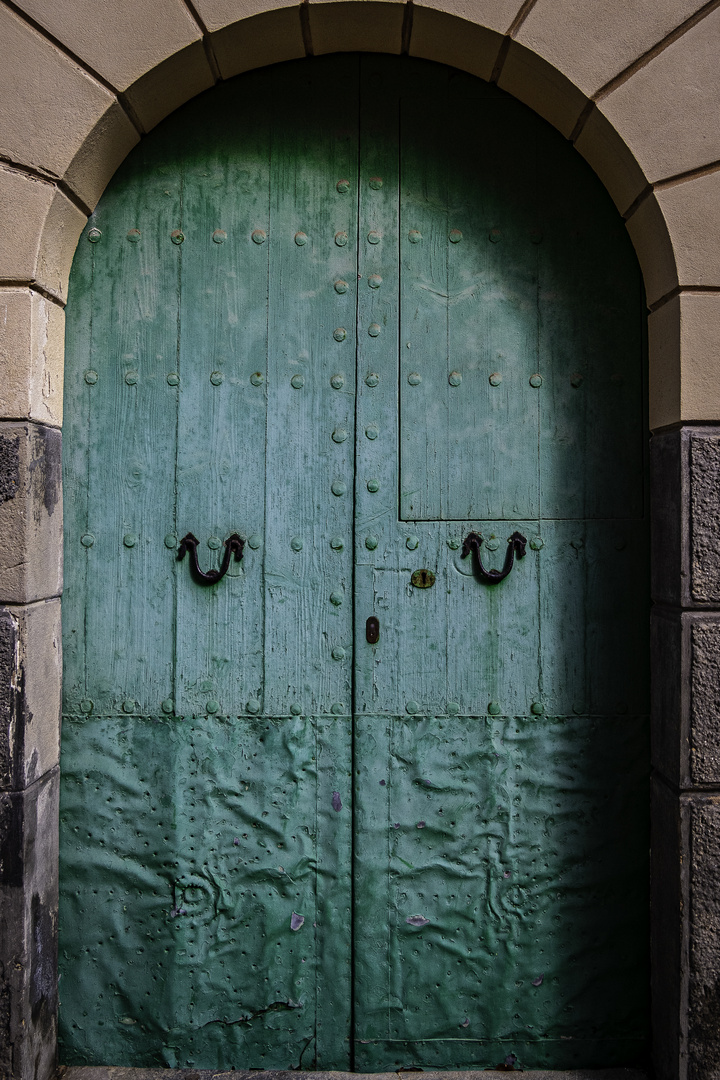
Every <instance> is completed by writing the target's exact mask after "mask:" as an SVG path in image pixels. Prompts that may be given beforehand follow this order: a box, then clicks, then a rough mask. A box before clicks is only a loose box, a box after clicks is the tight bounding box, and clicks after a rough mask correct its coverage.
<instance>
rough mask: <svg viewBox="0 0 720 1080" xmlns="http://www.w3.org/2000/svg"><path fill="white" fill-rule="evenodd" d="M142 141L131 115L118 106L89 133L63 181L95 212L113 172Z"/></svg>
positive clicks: (104, 114)
mask: <svg viewBox="0 0 720 1080" xmlns="http://www.w3.org/2000/svg"><path fill="white" fill-rule="evenodd" d="M139 141H140V135H139V134H138V130H137V128H136V127H135V125H134V124H133V123H132V122H131V121H130V119H129V117H128V115H127V113H125V112H124V110H123V109H121V107H120V105H118V104H117V103H115V104H114V105H111V106H110V108H109V109H108V111H107V112H106V113H103V115H102V116H101V117H100V119H99V120H98V122H97V124H96V125H95V127H94V128H93V129H92V131H90V132H88V134H87V136H86V137H85V139H84V140H83V143H82V145H81V147H80V149H79V150H78V151H77V153H76V154H75V157H74V158H73V159H72V161H71V162H70V164H69V165H68V167H67V170H66V172H65V176H64V177H63V179H64V180H65V183H66V184H67V185H68V187H69V188H70V189H71V190H72V191H74V192H75V194H76V195H77V196H78V197H79V198H80V199H82V201H83V203H84V204H85V206H87V207H89V209H90V210H94V209H95V206H96V204H97V201H98V199H99V198H100V196H101V195H102V193H103V191H104V190H105V186H106V184H107V183H108V181H109V180H110V179H111V177H112V176H113V173H114V172H115V171H116V169H117V168H118V167H119V166H120V164H121V163H122V162H123V160H124V159H125V157H126V156H127V155H128V154H129V153H130V151H131V150H132V148H133V146H135V145H137V143H138V142H139Z"/></svg>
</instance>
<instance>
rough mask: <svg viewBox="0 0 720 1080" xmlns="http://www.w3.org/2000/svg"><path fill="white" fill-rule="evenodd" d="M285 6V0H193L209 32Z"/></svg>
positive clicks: (212, 32)
mask: <svg viewBox="0 0 720 1080" xmlns="http://www.w3.org/2000/svg"><path fill="white" fill-rule="evenodd" d="M286 6H287V0H195V10H196V11H197V13H198V15H199V16H200V18H201V19H202V21H203V22H204V24H205V26H206V27H207V29H208V32H209V33H211V34H214V33H216V31H218V30H223V29H224V28H225V27H229V26H233V25H234V24H235V23H237V22H241V21H242V20H244V19H249V18H250V17H251V16H253V15H259V14H261V13H262V12H263V11H273V10H274V9H275V8H282V7H286Z"/></svg>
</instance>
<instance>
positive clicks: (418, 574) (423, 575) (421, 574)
mask: <svg viewBox="0 0 720 1080" xmlns="http://www.w3.org/2000/svg"><path fill="white" fill-rule="evenodd" d="M410 580H411V581H412V583H413V585H414V586H415V588H416V589H429V588H430V586H431V585H434V584H435V575H434V574H433V572H432V570H416V571H415V573H414V574H413V576H412V577H411V578H410Z"/></svg>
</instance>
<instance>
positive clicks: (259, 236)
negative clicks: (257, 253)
mask: <svg viewBox="0 0 720 1080" xmlns="http://www.w3.org/2000/svg"><path fill="white" fill-rule="evenodd" d="M250 236H251V239H252V242H253V244H264V243H265V241H266V240H267V233H266V232H265V230H264V229H254V230H253V232H252V233H251V234H250Z"/></svg>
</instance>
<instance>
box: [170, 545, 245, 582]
mask: <svg viewBox="0 0 720 1080" xmlns="http://www.w3.org/2000/svg"><path fill="white" fill-rule="evenodd" d="M199 543H200V541H199V540H198V538H197V537H196V536H193V534H192V533H188V534H187V536H183V538H182V540H181V541H180V550H179V551H178V562H180V561H181V560H182V559H184V558H185V555H186V554H187V552H188V551H189V552H190V572H191V574H192V575H193V577H194V578H195V580H196V581H197V582H199V584H201V585H214V584H215V583H216V582H218V581H220V579H221V578H223V577H225V575H226V574H227V572H228V567H229V566H230V559H231V557H232V556H233V555H234V556H235V561H236V562H240V560H241V559H242V557H243V548H244V546H245V541H244V540H243V539H242V537H241V536H238V534H237V533H233V534H232V536H228V538H227V540H225V541H224V544H225V554H224V555H223V561H222V565H221V566H220V569H219V570H208V571H207V572H205V571H203V570H201V569H200V564H199V563H198V556H197V548H198V544H199Z"/></svg>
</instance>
